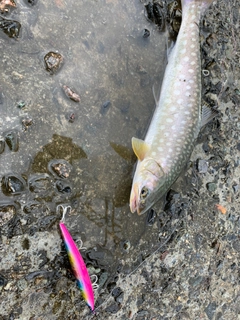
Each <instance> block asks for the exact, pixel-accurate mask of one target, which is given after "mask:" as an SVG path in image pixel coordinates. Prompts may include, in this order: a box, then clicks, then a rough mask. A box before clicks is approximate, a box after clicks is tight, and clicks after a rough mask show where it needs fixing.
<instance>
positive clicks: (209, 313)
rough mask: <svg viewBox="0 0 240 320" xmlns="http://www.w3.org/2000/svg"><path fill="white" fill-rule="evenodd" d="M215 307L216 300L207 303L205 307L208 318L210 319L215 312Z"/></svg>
mask: <svg viewBox="0 0 240 320" xmlns="http://www.w3.org/2000/svg"><path fill="white" fill-rule="evenodd" d="M216 309H217V304H216V302H211V303H209V305H208V306H207V308H206V309H205V312H206V315H207V317H208V319H209V320H212V319H213V317H214V314H215V312H216Z"/></svg>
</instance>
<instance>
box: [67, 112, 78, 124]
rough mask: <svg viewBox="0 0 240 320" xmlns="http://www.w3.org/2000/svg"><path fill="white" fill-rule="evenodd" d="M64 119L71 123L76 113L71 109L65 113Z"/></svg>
mask: <svg viewBox="0 0 240 320" xmlns="http://www.w3.org/2000/svg"><path fill="white" fill-rule="evenodd" d="M66 119H67V121H68V122H71V123H73V122H74V121H75V120H76V114H75V113H74V112H72V111H71V112H68V113H67V114H66Z"/></svg>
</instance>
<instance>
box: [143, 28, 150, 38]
mask: <svg viewBox="0 0 240 320" xmlns="http://www.w3.org/2000/svg"><path fill="white" fill-rule="evenodd" d="M149 36H150V31H149V30H148V29H144V30H143V38H148V37H149Z"/></svg>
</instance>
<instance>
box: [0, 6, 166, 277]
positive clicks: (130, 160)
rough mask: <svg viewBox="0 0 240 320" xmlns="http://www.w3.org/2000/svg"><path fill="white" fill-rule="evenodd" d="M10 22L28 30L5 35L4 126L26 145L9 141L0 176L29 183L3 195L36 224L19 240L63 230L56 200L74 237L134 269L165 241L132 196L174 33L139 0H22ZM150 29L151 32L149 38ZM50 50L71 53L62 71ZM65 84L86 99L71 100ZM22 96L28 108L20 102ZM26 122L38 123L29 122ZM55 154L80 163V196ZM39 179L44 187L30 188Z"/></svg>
mask: <svg viewBox="0 0 240 320" xmlns="http://www.w3.org/2000/svg"><path fill="white" fill-rule="evenodd" d="M7 18H12V19H14V20H17V21H19V22H20V23H21V24H22V29H21V33H20V37H19V38H18V39H10V38H8V37H7V36H6V35H5V34H4V33H2V32H1V38H0V49H1V53H2V54H1V58H2V63H1V65H0V72H1V75H2V77H1V87H0V89H1V94H2V99H1V100H2V101H1V102H2V103H1V104H0V108H1V116H0V130H1V134H2V135H4V134H5V133H6V132H8V131H9V130H13V129H14V130H15V132H16V133H17V135H18V136H19V149H18V151H17V152H13V151H10V150H9V148H8V147H7V146H6V147H5V151H4V152H3V153H2V154H1V155H0V173H1V177H2V176H5V175H6V174H7V173H12V172H14V173H17V174H18V175H21V176H22V177H23V178H24V179H25V180H26V181H27V182H28V186H27V187H26V190H25V191H24V192H23V193H21V194H20V195H15V196H6V195H4V194H3V193H2V192H1V193H0V201H5V200H11V201H14V203H15V204H17V208H18V209H17V216H18V217H19V218H20V219H23V220H26V221H27V223H25V224H24V225H22V226H21V228H19V229H18V230H17V231H16V232H13V233H12V234H11V236H14V235H16V234H22V233H27V234H30V236H31V235H33V234H34V233H35V232H37V231H45V230H48V231H49V230H51V229H52V228H56V227H57V223H58V221H59V219H60V217H59V216H57V215H56V213H55V212H56V205H57V204H63V203H64V204H70V205H71V206H72V208H73V211H72V215H71V216H70V217H67V220H66V224H67V226H68V228H69V230H70V231H71V233H72V234H73V236H74V237H75V238H78V237H81V238H82V240H83V243H84V246H85V247H87V248H94V247H95V248H96V246H97V245H100V247H101V248H102V249H101V250H107V252H108V255H109V259H108V262H107V263H108V269H109V267H110V269H111V267H112V271H113V270H114V268H115V267H114V266H116V264H115V263H116V261H118V262H119V261H120V259H122V258H124V261H126V260H127V259H128V261H129V268H130V269H131V268H132V263H133V262H134V261H135V260H136V257H137V256H138V255H139V254H141V253H144V252H145V254H146V255H147V254H148V253H149V252H150V251H151V250H152V247H154V245H155V244H157V243H158V232H159V230H158V226H157V225H156V223H155V225H153V226H151V227H149V226H147V223H146V216H141V217H138V216H137V215H136V214H134V215H132V214H131V213H130V210H129V204H128V200H129V193H130V187H131V179H132V171H133V166H134V162H135V158H134V155H133V153H132V150H131V137H132V136H136V137H140V138H143V137H144V134H145V132H146V129H147V126H148V123H149V121H150V119H151V115H152V112H153V110H154V98H153V94H152V86H153V85H154V84H155V85H156V84H157V85H160V79H161V77H162V73H163V71H164V67H165V56H166V53H165V38H164V36H163V35H162V34H160V33H159V32H158V31H157V29H156V27H155V26H154V25H153V24H151V23H149V22H148V21H147V20H146V18H145V16H144V5H143V4H142V3H141V2H140V1H139V0H134V1H117V0H105V1H97V0H95V1H93V0H92V1H89V0H85V1H74V2H73V1H69V0H68V1H63V0H55V1H50V2H49V1H39V2H38V3H37V5H35V6H32V7H29V6H27V5H26V4H25V3H23V2H19V3H17V8H16V9H15V10H14V11H13V12H12V13H11V14H10V15H9V16H7ZM145 28H147V29H149V30H150V37H149V38H143V30H144V29H145ZM50 51H54V52H58V53H60V54H61V55H62V56H63V59H64V62H63V66H62V67H61V68H60V69H59V71H58V72H57V73H56V74H53V75H51V74H50V73H49V72H48V71H47V70H46V68H45V65H44V56H45V55H46V54H47V53H48V52H50ZM64 84H65V85H67V86H69V87H71V88H72V89H73V90H74V91H76V92H77V93H78V94H79V95H80V97H81V101H80V103H76V102H74V101H72V100H70V99H69V98H67V97H66V96H65V94H64V92H63V90H62V88H61V86H62V85H64ZM20 101H23V102H25V104H26V105H25V107H23V108H19V107H18V104H19V102H20ZM69 114H74V118H75V120H74V122H69V121H68V117H69ZM26 119H32V122H31V125H29V126H28V127H27V128H26V127H24V126H23V125H22V120H26ZM53 159H64V160H66V161H68V163H70V164H71V165H72V171H71V173H70V176H69V177H68V179H66V181H64V183H65V185H66V186H67V187H68V188H70V189H71V192H66V193H62V192H59V191H58V190H57V187H56V182H57V181H59V179H56V177H54V176H53V175H52V174H51V172H49V170H48V164H49V162H50V161H51V160H53ZM40 174H42V175H40ZM37 177H38V178H39V177H40V178H41V179H42V180H43V184H41V183H40V185H39V183H36V186H35V189H34V188H33V189H31V190H29V186H30V184H29V181H30V182H31V181H33V180H34V179H36V178H37ZM60 181H61V183H62V180H61V179H60ZM129 244H130V249H129V250H128V246H129ZM140 244H141V245H140ZM96 251H97V249H96ZM123 264H124V262H123ZM103 269H106V266H105V267H104V268H103Z"/></svg>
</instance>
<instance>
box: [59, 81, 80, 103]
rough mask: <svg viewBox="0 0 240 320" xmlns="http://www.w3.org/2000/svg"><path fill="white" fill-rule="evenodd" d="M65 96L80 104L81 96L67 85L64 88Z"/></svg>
mask: <svg viewBox="0 0 240 320" xmlns="http://www.w3.org/2000/svg"><path fill="white" fill-rule="evenodd" d="M62 89H63V92H64V93H65V95H66V96H67V97H68V98H69V99H71V100H72V101H74V102H80V96H79V95H78V94H77V93H76V92H74V91H73V90H72V89H71V88H69V87H68V86H66V85H65V84H64V85H63V86H62Z"/></svg>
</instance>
